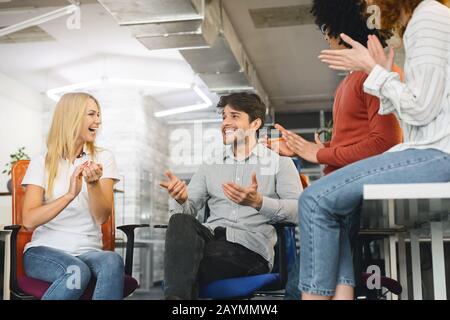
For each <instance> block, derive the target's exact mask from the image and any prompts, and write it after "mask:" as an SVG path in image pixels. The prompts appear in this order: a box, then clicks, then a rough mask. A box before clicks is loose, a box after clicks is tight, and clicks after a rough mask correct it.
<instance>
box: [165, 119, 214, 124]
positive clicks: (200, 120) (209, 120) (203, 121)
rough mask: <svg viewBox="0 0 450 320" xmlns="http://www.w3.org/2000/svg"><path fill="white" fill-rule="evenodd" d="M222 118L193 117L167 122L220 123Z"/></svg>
mask: <svg viewBox="0 0 450 320" xmlns="http://www.w3.org/2000/svg"><path fill="white" fill-rule="evenodd" d="M220 122H222V119H195V120H175V121H168V122H167V123H168V124H194V123H220Z"/></svg>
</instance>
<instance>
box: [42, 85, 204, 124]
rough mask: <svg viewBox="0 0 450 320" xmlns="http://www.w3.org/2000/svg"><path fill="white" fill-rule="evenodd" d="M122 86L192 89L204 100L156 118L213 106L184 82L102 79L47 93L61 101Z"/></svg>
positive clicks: (158, 113)
mask: <svg viewBox="0 0 450 320" xmlns="http://www.w3.org/2000/svg"><path fill="white" fill-rule="evenodd" d="M108 84H110V85H120V86H122V87H131V88H136V87H141V88H142V87H159V88H175V89H190V88H192V90H194V92H195V93H196V94H197V95H198V96H199V97H200V98H201V99H202V101H203V102H202V103H199V104H195V105H189V106H183V107H178V108H173V109H169V110H164V111H158V112H155V113H154V115H155V117H157V118H159V117H166V116H169V115H173V114H178V113H183V112H190V111H195V110H201V109H206V108H209V107H210V106H212V101H211V99H209V97H208V96H207V95H206V94H205V93H204V92H203V91H202V90H201V89H200V88H199V87H198V86H197V85H195V84H190V83H182V82H168V81H152V80H138V79H126V78H106V77H105V78H101V79H95V80H92V81H86V82H79V83H74V84H71V85H68V86H63V87H59V88H54V89H50V90H48V91H47V96H48V97H49V98H50V99H52V100H53V101H59V99H60V98H61V96H62V95H63V94H64V93H67V92H71V91H76V90H81V89H86V88H96V87H100V86H104V85H108Z"/></svg>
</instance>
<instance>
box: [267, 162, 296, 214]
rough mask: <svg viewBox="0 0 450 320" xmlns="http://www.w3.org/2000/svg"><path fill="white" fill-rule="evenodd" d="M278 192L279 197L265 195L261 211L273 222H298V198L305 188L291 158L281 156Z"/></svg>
mask: <svg viewBox="0 0 450 320" xmlns="http://www.w3.org/2000/svg"><path fill="white" fill-rule="evenodd" d="M275 183H276V185H275V188H276V194H277V195H278V197H279V198H278V199H274V198H269V197H263V203H262V206H261V209H260V210H259V212H260V213H261V214H263V215H265V216H266V217H267V218H269V220H270V222H271V223H276V222H292V223H298V198H299V197H300V194H301V192H302V190H303V187H302V186H301V182H300V177H299V173H298V171H297V168H296V167H295V165H294V162H293V161H292V160H291V159H290V158H286V157H281V158H280V168H279V170H278V172H277V174H276V182H275Z"/></svg>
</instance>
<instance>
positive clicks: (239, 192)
mask: <svg viewBox="0 0 450 320" xmlns="http://www.w3.org/2000/svg"><path fill="white" fill-rule="evenodd" d="M222 189H223V193H224V194H225V195H226V196H227V198H228V199H230V200H231V201H233V202H235V203H237V204H240V205H242V206H249V207H253V208H255V209H256V210H260V209H261V207H262V201H263V197H262V196H261V195H260V194H259V193H258V181H256V173H255V172H253V173H252V183H251V184H250V186H248V187H241V186H240V185H238V184H236V183H233V182H228V183H224V184H223V185H222Z"/></svg>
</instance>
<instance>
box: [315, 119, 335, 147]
mask: <svg viewBox="0 0 450 320" xmlns="http://www.w3.org/2000/svg"><path fill="white" fill-rule="evenodd" d="M318 134H319V135H321V134H323V140H324V142H330V141H331V137H332V135H333V119H331V120H330V121H328V122H327V124H326V125H325V128H323V129H322V130H320V131H319V132H318Z"/></svg>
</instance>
